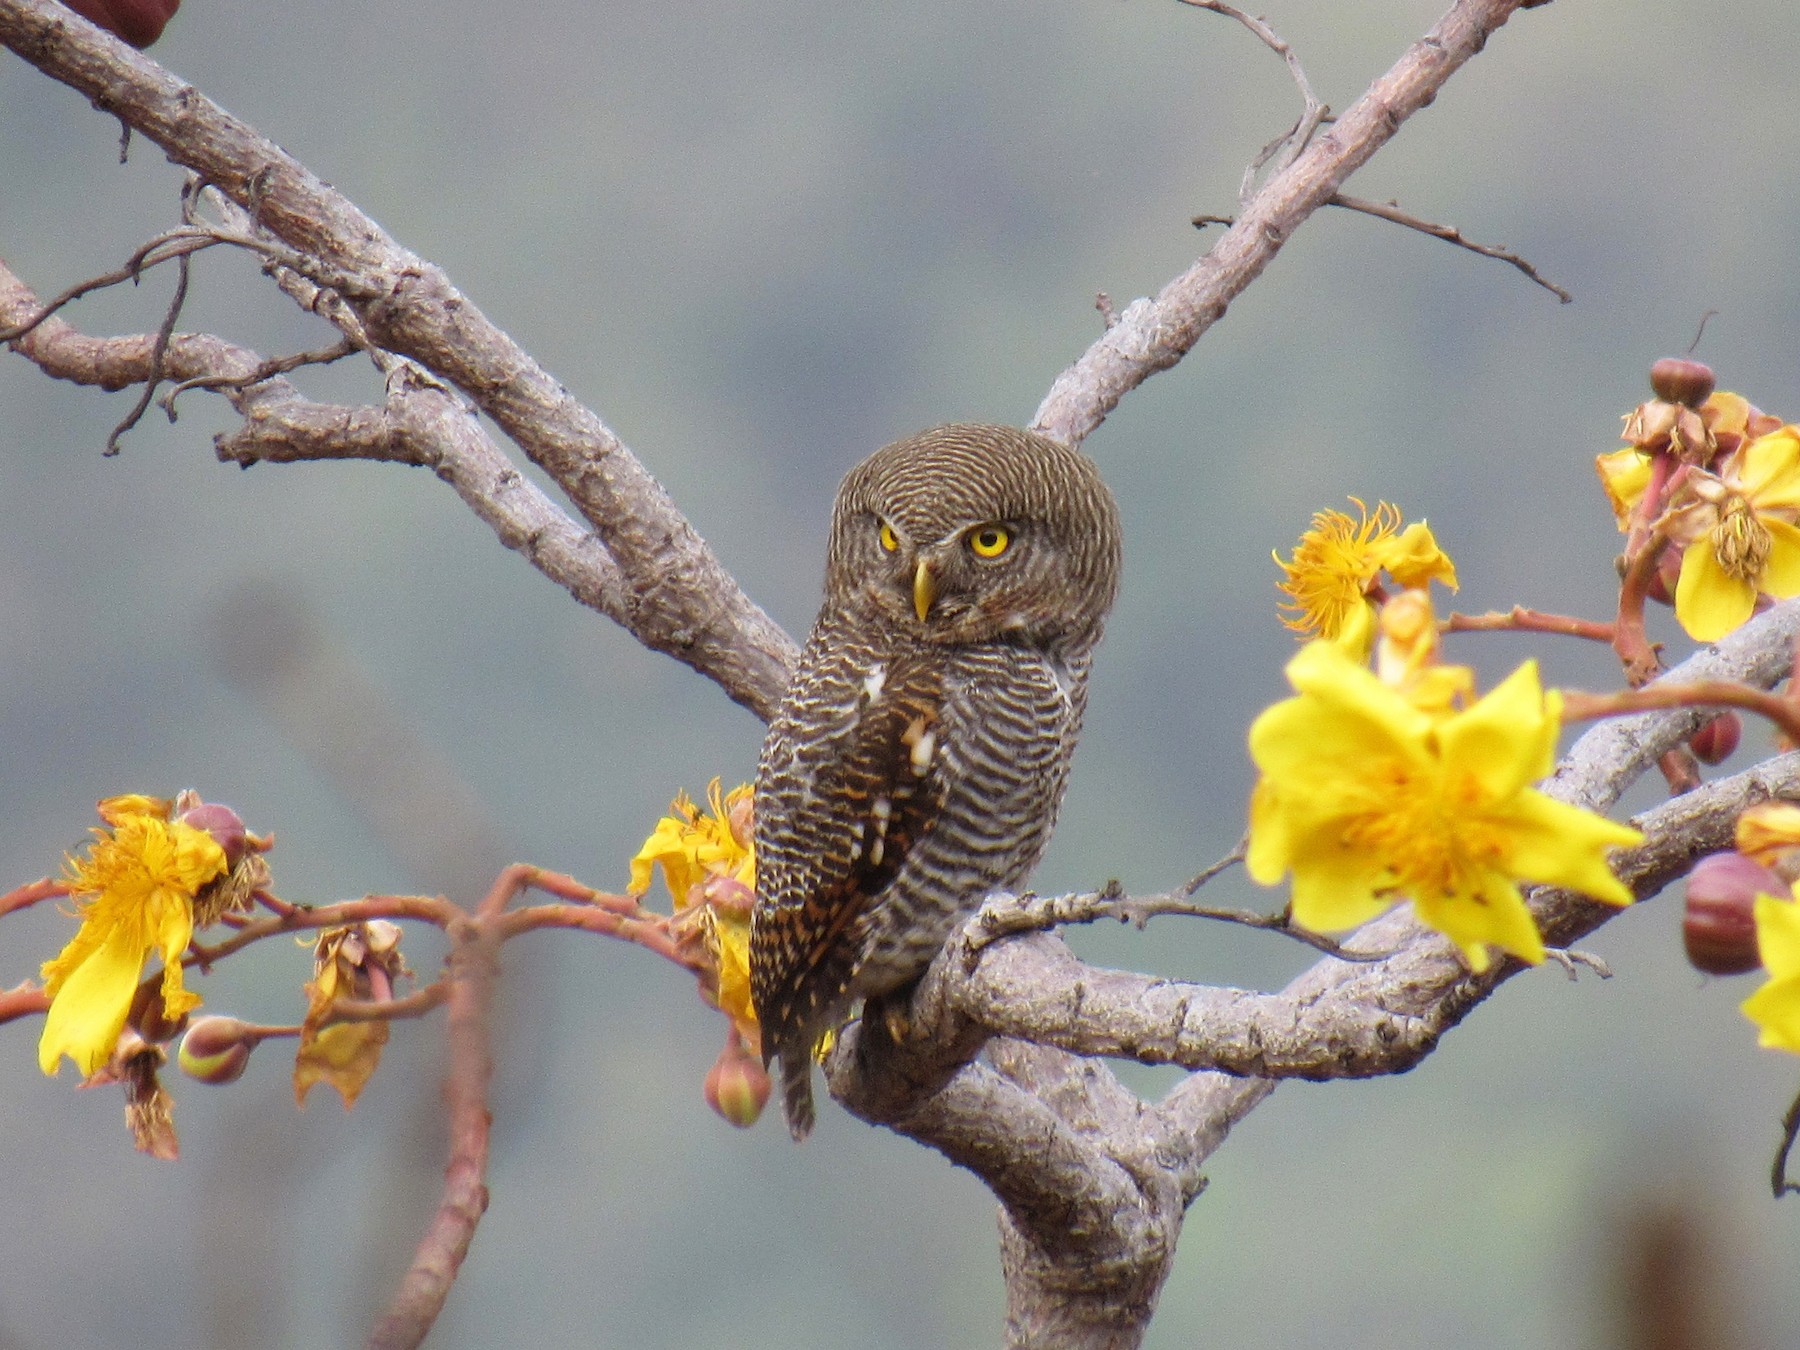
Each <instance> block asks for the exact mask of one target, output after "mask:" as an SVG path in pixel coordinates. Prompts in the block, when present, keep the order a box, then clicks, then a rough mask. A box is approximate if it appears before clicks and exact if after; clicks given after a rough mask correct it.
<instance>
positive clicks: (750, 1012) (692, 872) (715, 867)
mask: <svg viewBox="0 0 1800 1350" xmlns="http://www.w3.org/2000/svg"><path fill="white" fill-rule="evenodd" d="M706 804H707V810H706V811H705V812H702V811H701V810H700V808H699V807H697V806H695V805H694V803H693V801H692V800H691V799H690V798H689V797H688V795H687V794H686V793H685V792H681V793H677V794H676V796H675V800H674V801H673V802H671V803H670V804H669V814H668V815H666V816H664V817H663V818H662V819H661V820H659V821H657V822H656V828H655V829H654V830H652V831H651V833H650V837H649V838H648V839H646V840H645V841H644V846H643V847H642V848H640V849H639V850H638V851H637V856H636V857H634V858H633V859H632V860H631V881H630V883H629V884H628V885H627V886H626V888H625V889H626V892H627V893H628V894H630V895H643V894H645V893H646V892H647V891H649V889H650V884H651V882H652V880H654V878H655V874H656V869H657V868H661V869H662V874H663V880H664V881H665V882H667V883H668V887H669V893H670V894H671V895H673V896H674V897H675V912H676V913H677V914H678V915H683V914H686V913H687V912H688V911H692V913H693V916H694V922H695V924H696V926H697V930H698V932H699V934H700V940H701V942H702V943H703V944H704V946H705V950H706V953H707V955H708V956H709V957H710V958H711V962H712V972H711V980H710V982H706V981H703V983H704V984H706V985H707V990H708V993H709V995H710V996H711V997H712V998H713V1000H714V1001H715V1002H716V1003H717V1004H718V1007H719V1010H720V1011H721V1012H723V1013H724V1014H725V1015H726V1016H727V1017H729V1018H731V1020H732V1021H733V1022H734V1023H735V1024H736V1025H737V1027H738V1029H739V1031H740V1032H741V1033H742V1034H743V1035H744V1038H745V1039H746V1040H747V1041H749V1042H750V1044H752V1045H758V1044H760V1041H761V1031H760V1029H759V1027H758V1025H757V1020H756V1010H755V1008H754V1006H753V1005H752V1004H751V1002H750V907H751V901H752V900H753V898H754V896H755V891H756V850H755V847H754V844H753V842H752V840H751V806H752V790H751V788H750V785H749V784H747V783H746V784H744V785H742V786H740V787H735V788H733V789H732V790H731V791H730V792H728V793H724V794H723V795H721V793H720V791H719V780H718V779H716V778H715V779H713V780H712V782H711V783H709V784H707V788H706ZM688 931H694V930H692V929H690V930H688Z"/></svg>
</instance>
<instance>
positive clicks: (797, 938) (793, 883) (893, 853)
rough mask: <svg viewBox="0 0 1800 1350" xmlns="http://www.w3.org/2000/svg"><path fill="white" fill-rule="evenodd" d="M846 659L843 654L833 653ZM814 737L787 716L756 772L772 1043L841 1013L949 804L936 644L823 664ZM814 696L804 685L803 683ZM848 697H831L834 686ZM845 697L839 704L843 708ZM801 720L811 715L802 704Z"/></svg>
mask: <svg viewBox="0 0 1800 1350" xmlns="http://www.w3.org/2000/svg"><path fill="white" fill-rule="evenodd" d="M827 664H828V665H836V664H837V663H836V662H828V663H827ZM813 676H814V679H813V688H812V690H811V694H812V695H813V697H814V707H815V710H816V711H818V712H819V713H821V714H823V715H822V716H818V717H814V718H812V719H810V721H811V726H810V727H809V728H808V731H809V732H810V733H811V734H799V733H797V732H796V731H795V730H794V729H793V728H792V726H791V725H790V729H789V733H788V735H787V736H786V737H784V738H782V739H783V740H784V741H785V743H784V744H777V745H772V746H771V747H769V748H768V749H767V750H765V754H764V764H763V767H762V771H761V772H760V773H759V775H758V785H757V789H758V798H757V847H758V856H757V869H758V878H757V880H758V905H757V910H756V918H755V924H754V928H753V932H752V939H751V940H752V947H753V950H752V959H751V982H752V995H753V997H754V1000H755V1002H756V1008H757V1015H758V1017H759V1018H760V1019H761V1021H762V1024H763V1028H764V1032H765V1038H764V1045H765V1047H767V1048H769V1049H770V1050H773V1051H777V1052H779V1050H778V1047H782V1046H786V1045H789V1044H792V1043H794V1042H796V1041H797V1040H799V1041H804V1042H805V1044H804V1045H803V1046H802V1048H801V1051H800V1053H802V1054H804V1053H806V1052H807V1050H810V1048H811V1046H810V1042H811V1039H812V1038H813V1037H814V1036H816V1035H817V1033H818V1032H819V1031H822V1030H823V1029H824V1025H823V1024H824V1023H826V1022H828V1021H829V1019H830V1018H831V1017H832V1016H834V1015H835V1014H836V1012H837V1011H839V1005H840V1004H841V1002H842V1000H843V997H844V995H845V992H846V990H847V989H848V987H849V984H850V980H851V977H852V976H853V975H854V974H855V963H856V960H857V955H858V952H859V951H860V949H861V947H862V937H863V933H864V930H865V928H866V925H867V924H868V922H869V919H870V913H871V906H872V902H873V901H874V899H875V897H877V896H879V895H880V894H881V892H882V891H883V890H884V889H886V887H887V886H888V884H889V883H890V882H891V881H892V880H893V879H894V876H895V875H896V874H897V873H898V872H899V870H900V868H901V866H902V865H903V864H904V862H905V861H906V858H907V856H908V854H909V853H910V852H911V851H912V849H913V848H914V847H915V845H916V844H917V842H918V840H919V839H920V838H921V837H922V836H923V835H924V834H925V833H926V832H928V831H929V830H930V829H931V828H932V825H933V823H934V822H935V821H936V819H937V818H938V815H939V812H940V810H941V806H942V798H943V783H942V779H941V775H940V774H939V773H938V772H937V764H938V756H936V755H935V754H934V753H933V750H934V747H935V745H936V742H937V737H938V735H939V724H940V720H941V717H942V707H941V702H942V698H943V676H942V668H941V662H940V661H939V660H938V659H936V658H935V656H934V655H933V654H932V653H930V652H929V651H920V652H916V653H910V654H905V655H899V656H895V657H893V658H891V659H890V660H888V661H886V662H882V663H879V664H875V665H872V666H856V665H853V664H851V663H845V664H844V665H843V667H842V668H840V669H837V670H832V669H829V668H827V669H819V670H816V671H815V672H813ZM797 687H798V688H799V689H800V690H801V692H802V696H804V695H805V692H806V691H805V685H804V684H802V683H799V682H797ZM834 692H835V693H836V694H837V697H836V698H835V699H834V698H833V697H831V695H832V694H833V693H834ZM834 705H835V706H834ZM793 720H794V721H801V722H804V721H807V720H809V719H807V718H806V717H805V716H804V715H802V714H800V713H799V712H798V710H797V711H796V716H795V718H794V719H793Z"/></svg>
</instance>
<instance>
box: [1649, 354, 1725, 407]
mask: <svg viewBox="0 0 1800 1350" xmlns="http://www.w3.org/2000/svg"><path fill="white" fill-rule="evenodd" d="M1650 388H1651V389H1652V390H1654V391H1655V393H1656V396H1657V397H1658V398H1660V399H1667V400H1668V401H1669V402H1670V403H1680V404H1682V405H1683V406H1685V407H1689V408H1698V407H1699V406H1700V405H1701V404H1702V403H1704V402H1706V399H1707V395H1709V394H1711V393H1712V391H1713V373H1712V367H1711V366H1708V365H1703V364H1702V363H1700V362H1699V361H1690V360H1688V359H1687V358H1686V357H1683V356H1665V357H1664V358H1663V359H1662V360H1660V361H1658V362H1657V363H1656V364H1655V365H1653V366H1651V367H1650Z"/></svg>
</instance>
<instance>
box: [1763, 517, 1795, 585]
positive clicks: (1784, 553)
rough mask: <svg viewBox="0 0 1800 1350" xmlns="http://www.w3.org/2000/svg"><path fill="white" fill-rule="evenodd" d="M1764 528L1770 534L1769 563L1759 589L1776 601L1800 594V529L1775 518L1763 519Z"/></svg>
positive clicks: (1764, 570) (1765, 567) (1764, 567)
mask: <svg viewBox="0 0 1800 1350" xmlns="http://www.w3.org/2000/svg"><path fill="white" fill-rule="evenodd" d="M1762 527H1763V529H1765V530H1767V531H1768V532H1769V560H1768V562H1767V563H1765V564H1764V565H1763V573H1762V582H1761V585H1760V589H1761V590H1762V591H1763V592H1764V593H1765V594H1768V595H1772V596H1774V597H1775V598H1776V599H1777V600H1786V599H1788V598H1789V597H1790V596H1795V595H1800V529H1797V528H1795V527H1794V526H1793V525H1790V524H1789V523H1788V522H1787V521H1785V520H1777V519H1776V518H1775V517H1773V516H1764V517H1762Z"/></svg>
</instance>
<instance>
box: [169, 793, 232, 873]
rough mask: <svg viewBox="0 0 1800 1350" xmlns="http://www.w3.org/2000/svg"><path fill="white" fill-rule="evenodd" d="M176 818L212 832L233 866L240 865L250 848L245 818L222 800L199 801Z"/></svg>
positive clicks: (215, 840)
mask: <svg viewBox="0 0 1800 1350" xmlns="http://www.w3.org/2000/svg"><path fill="white" fill-rule="evenodd" d="M176 819H177V820H179V821H181V823H182V824H184V825H192V826H193V827H194V828H195V829H196V830H205V831H206V832H207V833H208V834H210V835H211V836H212V837H213V841H214V842H215V843H217V844H218V846H219V847H220V848H222V849H224V850H225V861H226V862H227V863H228V864H230V865H231V866H232V867H236V866H237V865H238V863H239V862H240V861H241V860H242V859H243V856H244V854H245V853H246V852H247V851H248V850H249V848H250V831H249V830H247V829H246V828H245V827H244V818H243V817H242V816H240V815H239V814H238V813H237V812H236V811H233V810H232V809H231V808H230V807H229V806H226V805H224V804H223V803H222V802H199V803H197V804H196V805H194V806H190V807H188V809H187V810H185V811H183V812H182V813H181V814H180V815H179V816H177V817H176Z"/></svg>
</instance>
